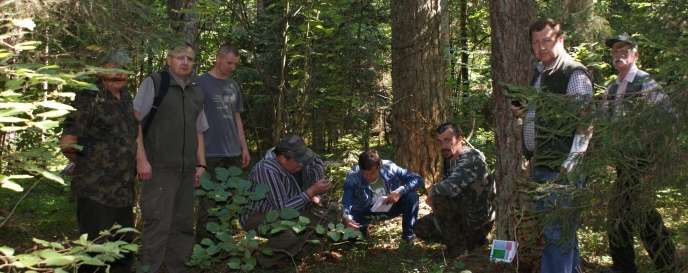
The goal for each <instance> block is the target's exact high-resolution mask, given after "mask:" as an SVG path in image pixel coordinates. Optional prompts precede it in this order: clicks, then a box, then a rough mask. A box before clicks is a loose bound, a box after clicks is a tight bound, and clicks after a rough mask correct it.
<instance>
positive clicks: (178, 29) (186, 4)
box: [167, 0, 198, 50]
mask: <svg viewBox="0 0 688 273" xmlns="http://www.w3.org/2000/svg"><path fill="white" fill-rule="evenodd" d="M194 5H196V0H167V16H168V17H169V18H170V21H171V26H172V29H173V30H174V32H175V33H176V34H177V35H180V36H181V37H184V41H185V42H187V43H189V44H190V45H191V46H192V47H193V48H194V50H197V49H198V41H197V40H198V17H197V16H196V14H195V13H193V12H190V9H192V8H193V6H194Z"/></svg>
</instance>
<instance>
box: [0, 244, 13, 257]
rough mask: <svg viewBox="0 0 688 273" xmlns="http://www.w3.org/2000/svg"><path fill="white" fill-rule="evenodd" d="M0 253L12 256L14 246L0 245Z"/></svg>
mask: <svg viewBox="0 0 688 273" xmlns="http://www.w3.org/2000/svg"><path fill="white" fill-rule="evenodd" d="M0 253H2V255H5V256H12V255H14V248H11V247H8V246H0Z"/></svg>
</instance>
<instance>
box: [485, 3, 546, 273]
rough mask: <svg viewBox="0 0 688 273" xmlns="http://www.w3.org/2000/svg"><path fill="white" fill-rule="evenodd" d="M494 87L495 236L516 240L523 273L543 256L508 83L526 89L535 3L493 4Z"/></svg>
mask: <svg viewBox="0 0 688 273" xmlns="http://www.w3.org/2000/svg"><path fill="white" fill-rule="evenodd" d="M490 10H491V16H490V22H491V26H492V85H493V92H492V94H493V98H494V103H495V105H494V109H495V110H494V111H495V118H496V121H495V122H496V128H495V142H496V146H497V160H496V166H495V169H496V175H495V176H496V177H495V178H496V181H497V200H496V205H497V223H496V225H497V238H498V239H505V240H518V242H519V256H518V259H519V260H518V266H519V269H520V270H519V271H521V272H530V271H531V270H536V269H537V263H538V257H539V255H540V254H541V252H540V250H539V249H538V247H537V245H538V243H537V242H536V241H533V239H535V238H537V237H538V236H537V235H536V234H538V233H539V232H540V231H539V229H538V228H537V225H536V221H535V219H534V218H531V217H532V214H531V213H532V205H531V204H532V203H531V201H530V199H529V198H528V196H527V195H525V194H521V193H520V191H519V189H521V187H524V185H525V184H526V183H527V181H528V180H527V178H528V176H527V173H526V171H525V167H524V160H523V157H522V151H521V147H522V137H521V135H522V134H521V132H522V131H521V124H520V122H519V120H517V119H515V118H514V116H513V115H512V113H511V101H510V100H509V99H508V98H507V97H505V91H506V90H505V87H504V84H514V85H523V86H527V85H528V84H529V79H530V72H531V69H532V68H531V64H532V63H533V59H532V56H531V50H530V40H529V34H528V26H529V24H530V23H531V22H532V21H533V19H534V16H535V9H534V4H533V2H532V1H531V0H491V1H490Z"/></svg>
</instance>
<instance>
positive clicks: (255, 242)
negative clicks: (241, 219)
mask: <svg viewBox="0 0 688 273" xmlns="http://www.w3.org/2000/svg"><path fill="white" fill-rule="evenodd" d="M246 248H248V249H250V250H254V249H258V240H255V239H251V240H248V242H247V246H246Z"/></svg>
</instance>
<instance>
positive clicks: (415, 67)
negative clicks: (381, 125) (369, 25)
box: [392, 0, 449, 187]
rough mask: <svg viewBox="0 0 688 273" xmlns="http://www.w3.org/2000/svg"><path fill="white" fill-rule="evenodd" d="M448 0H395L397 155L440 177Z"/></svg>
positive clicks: (428, 175) (428, 174)
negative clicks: (436, 133)
mask: <svg viewBox="0 0 688 273" xmlns="http://www.w3.org/2000/svg"><path fill="white" fill-rule="evenodd" d="M446 11H447V9H446V1H445V0H399V1H394V4H393V5H392V91H393V92H392V93H393V97H394V105H393V107H392V134H393V144H394V147H395V149H396V150H395V151H396V161H397V162H398V163H399V164H400V165H402V166H405V167H407V168H409V169H411V170H414V171H418V172H419V173H420V175H422V176H423V177H425V178H426V184H425V186H426V187H428V186H429V185H430V183H432V182H433V181H437V179H438V177H439V163H440V154H439V148H438V147H437V145H436V142H435V139H434V134H433V132H434V128H435V127H436V126H437V125H439V124H440V123H442V122H444V121H445V120H446V104H447V100H448V98H449V91H448V89H447V86H446V77H447V75H446V73H445V71H446V56H445V47H446V43H447V41H448V35H447V28H446V27H447V26H446V20H444V18H443V17H445V16H446V14H445V13H446Z"/></svg>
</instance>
